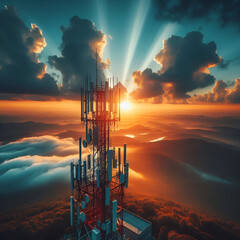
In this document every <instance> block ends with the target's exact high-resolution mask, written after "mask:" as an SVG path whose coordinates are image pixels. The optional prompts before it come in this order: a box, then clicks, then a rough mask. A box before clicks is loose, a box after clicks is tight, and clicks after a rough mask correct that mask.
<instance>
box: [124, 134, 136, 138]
mask: <svg viewBox="0 0 240 240" xmlns="http://www.w3.org/2000/svg"><path fill="white" fill-rule="evenodd" d="M125 136H126V137H129V138H135V135H130V134H126V135H125Z"/></svg>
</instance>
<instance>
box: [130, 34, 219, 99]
mask: <svg viewBox="0 0 240 240" xmlns="http://www.w3.org/2000/svg"><path fill="white" fill-rule="evenodd" d="M216 50H217V47H216V44H215V42H210V43H204V42H203V35H202V34H201V33H200V32H190V33H188V34H187V35H186V36H185V37H179V36H174V35H173V36H171V37H170V38H168V39H166V40H164V44H163V48H162V49H161V50H160V52H159V53H158V54H157V55H156V56H155V61H156V62H157V63H159V64H160V65H161V66H162V67H161V69H160V70H159V71H158V72H157V73H153V72H152V70H151V69H146V70H145V71H143V72H142V73H141V72H139V71H137V72H134V73H133V78H134V82H135V84H136V85H137V86H138V88H137V89H136V90H135V91H133V92H132V94H131V96H132V97H133V98H136V99H143V98H146V97H152V98H154V99H153V101H154V102H164V101H171V100H172V99H181V98H189V97H190V96H189V94H188V93H189V92H191V91H193V90H195V89H198V88H204V87H207V86H209V85H212V84H213V83H214V82H215V78H214V76H212V75H211V74H210V72H209V68H211V67H214V66H216V65H217V64H218V63H219V62H220V61H221V58H220V57H219V56H218V54H217V53H216Z"/></svg>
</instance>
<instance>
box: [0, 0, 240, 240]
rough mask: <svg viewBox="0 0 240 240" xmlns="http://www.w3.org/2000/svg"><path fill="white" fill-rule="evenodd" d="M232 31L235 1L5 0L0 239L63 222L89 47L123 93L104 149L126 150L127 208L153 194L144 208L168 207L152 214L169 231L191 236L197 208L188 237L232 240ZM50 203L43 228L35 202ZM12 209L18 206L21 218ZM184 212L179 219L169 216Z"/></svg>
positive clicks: (235, 188)
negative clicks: (118, 115) (108, 144)
mask: <svg viewBox="0 0 240 240" xmlns="http://www.w3.org/2000/svg"><path fill="white" fill-rule="evenodd" d="M239 30H240V1H239V0H229V1H227V0H212V1H208V0H202V1H197V0H183V1H178V0H169V1H167V0H141V1H140V0H121V1H120V0H119V1H118V0H88V1H87V0H86V1H83V0H71V1H63V0H58V1H56V0H52V1H49V0H41V1H36V0H31V1H27V0H21V1H18V0H4V1H1V2H0V210H1V211H3V212H4V214H0V215H1V217H0V239H15V234H13V235H11V237H9V238H7V237H6V236H10V235H9V233H10V232H12V231H13V232H14V231H16V233H18V232H19V234H20V235H19V236H23V238H22V239H33V238H34V239H43V238H41V234H39V232H38V231H40V232H41V231H43V232H44V233H43V235H42V236H48V234H49V232H51V231H50V230H49V229H52V227H53V225H54V226H55V225H56V226H57V228H58V229H59V228H62V229H64V228H66V227H67V226H68V225H69V222H68V220H69V218H68V217H69V216H68V215H67V214H68V213H66V211H67V210H66V209H67V207H66V203H65V202H64V200H63V199H65V198H66V196H67V199H68V197H69V192H70V185H69V184H70V183H69V181H70V180H69V163H70V162H71V161H73V160H76V159H77V158H78V138H79V137H80V136H82V135H83V133H84V128H83V125H82V124H81V121H80V114H81V111H80V106H81V104H80V89H81V87H82V86H83V83H84V79H85V78H86V76H87V75H88V77H89V78H90V77H91V80H92V81H93V82H94V83H95V79H96V49H97V58H98V66H97V77H98V80H99V82H100V81H101V82H102V83H103V82H104V81H109V82H110V83H111V84H112V81H113V78H112V77H113V76H114V81H115V82H114V83H115V84H116V82H117V78H118V80H119V81H120V82H121V83H122V84H123V85H124V86H125V87H126V89H127V91H128V97H127V100H126V99H124V100H123V101H122V102H123V103H122V104H121V121H120V123H119V124H118V125H117V126H116V128H115V129H113V131H112V132H111V134H112V139H111V144H112V145H114V146H116V147H118V146H121V145H123V144H124V143H126V144H127V145H128V152H127V153H128V160H129V164H130V186H129V190H128V191H129V192H128V193H130V194H129V196H128V195H127V196H128V197H129V199H130V200H129V204H130V203H131V204H132V202H133V203H134V201H135V200H134V199H135V197H133V196H131V194H140V195H141V194H142V195H143V196H149V199H151V201H152V202H150V203H149V205H151V204H153V205H154V206H159V205H160V203H161V204H162V206H165V207H166V209H169V212H171V214H170V213H169V212H168V211H167V210H166V211H165V209H164V208H159V209H158V211H157V213H158V214H159V215H154V216H151V217H152V219H150V220H151V221H153V222H154V221H156V222H157V223H159V222H161V221H162V222H163V223H164V224H166V226H168V227H169V229H170V230H171V231H175V230H176V229H177V228H176V229H175V228H174V227H173V226H176V224H180V226H178V225H177V226H178V227H179V229H181V231H182V233H183V234H189V236H190V235H191V234H190V232H191V231H190V230H189V231H188V232H187V233H185V232H184V231H185V230H184V229H185V228H184V227H185V225H184V224H183V221H184V220H182V217H183V218H185V217H186V216H189V218H190V220H189V219H188V218H187V217H186V218H187V220H186V219H185V220H186V221H187V222H188V223H187V224H190V225H189V228H192V227H193V225H194V224H193V225H192V222H191V221H195V217H192V215H193V213H192V211H193V209H194V211H196V212H197V213H196V214H199V215H198V217H199V219H198V223H199V224H200V227H199V226H198V228H197V227H196V226H195V225H196V224H195V225H194V227H196V229H195V230H194V231H193V232H194V234H196V232H199V233H200V235H201V236H205V237H206V236H207V237H206V238H204V237H203V238H200V237H199V236H198V235H194V234H192V235H191V236H192V237H195V238H194V239H200V240H201V239H203V240H206V239H213V240H214V239H217V240H221V239H224V238H220V237H219V236H220V235H221V234H219V233H222V231H223V232H224V234H226V235H224V234H223V235H222V236H228V237H229V236H231V237H232V238H225V239H238V237H240V226H239V223H240V216H239V212H240V175H239V172H240V162H239V160H240V147H239V146H240V44H239V43H240V31H239ZM110 78H111V80H110ZM84 154H85V155H86V153H85V152H84ZM85 155H84V156H85ZM140 195H139V196H140ZM160 198H161V200H159V199H160ZM49 199H51V201H52V202H51V206H52V208H51V211H55V209H56V211H58V213H59V216H60V215H61V217H59V219H60V220H59V219H57V220H56V219H54V218H53V217H52V216H45V218H46V219H47V220H46V224H45V223H44V224H43V226H42V225H41V224H40V225H39V223H38V221H39V219H38V218H37V217H36V216H37V213H36V212H37V211H38V210H36V209H41V208H43V209H45V210H43V212H45V211H48V210H46V209H48V207H46V206H48V203H47V204H46V202H44V201H46V200H49ZM136 199H137V197H136ZM139 199H142V197H139ZM57 201H59V204H55V203H56V202H57ZM139 201H140V200H139ZM144 201H145V200H144ZM144 201H143V205H144V204H145V202H144ZM175 202H176V203H175ZM35 203H36V204H37V205H36V206H32V205H31V204H35ZM177 203H179V204H183V205H177ZM22 204H23V205H22ZM24 204H25V205H24ZM38 204H40V205H38ZM41 204H43V205H41ZM175 204H176V205H175ZM12 205H14V206H15V207H22V209H21V208H20V210H19V209H18V210H17V211H19V217H21V211H24V212H25V213H26V214H25V215H26V216H25V215H24V216H23V217H22V218H23V219H22V220H21V221H17V220H16V219H17V218H16V217H15V215H14V214H15V213H13V212H11V211H12ZM57 205H58V206H57ZM133 205H134V204H133ZM29 206H31V207H29ZM59 206H61V207H59ZM186 206H187V207H186ZM188 207H189V208H188ZM5 208H6V209H5ZM135 208H136V206H135ZM49 209H50V208H49ZM52 209H53V210H52ZM179 209H180V210H179ZM182 209H185V210H184V211H185V212H188V213H187V214H186V216H185V215H184V214H183V215H184V216H181V217H176V216H175V215H176V214H175V215H174V212H175V211H181V210H182ZM136 211H139V212H140V214H141V212H144V211H143V210H141V206H140V205H139V208H138V209H136ZM51 214H52V213H51ZM144 214H145V213H144ZM164 214H166V216H165V215H164ZM201 214H206V215H201ZM208 214H209V215H210V216H214V217H216V218H218V219H221V221H222V222H221V221H220V220H216V219H214V220H213V219H212V218H211V217H209V218H208V217H206V216H209V215H208ZM8 215H10V217H8ZM43 215H44V213H43ZM46 215H48V213H46ZM160 215H161V216H164V217H166V219H167V220H166V219H165V218H164V219H161V220H159V216H160ZM29 216H31V217H29ZM38 217H39V216H38ZM143 217H145V216H144V215H143ZM205 217H206V218H205ZM30 218H31V219H30ZM35 218H36V219H35ZM191 218H194V219H193V220H191ZM40 219H41V216H40ZM63 219H64V221H63ZM66 219H68V220H66ZM176 219H177V220H176ZM203 219H205V222H207V223H209V222H210V223H209V226H210V227H209V226H208V225H207V227H205V228H204V227H202V225H201V224H203V223H202V221H203ZM173 221H176V222H177V223H176V224H175V225H174V224H173V223H172V222H173ZM224 221H232V223H231V224H233V222H234V224H236V226H235V225H234V226H235V227H236V228H233V229H234V230H232V229H231V227H229V228H228V227H226V226H228V225H225V222H224ZM156 222H154V224H155V223H156ZM190 222H191V223H190ZM1 223H3V224H4V225H2V227H1ZM181 224H182V225H181ZM211 224H216V226H217V227H215V225H214V227H215V228H214V227H213V226H212V225H211ZM231 224H230V225H229V226H232V225H231ZM237 224H238V225H237ZM13 226H14V227H13ZM155 227H156V224H155V225H154V227H153V230H154V231H156V232H157V233H158V230H159V229H158V228H157V230H156V228H155ZM201 227H202V228H201ZM21 228H23V229H24V230H21V231H20V230H19V229H21ZM35 228H36V229H37V230H36V229H35ZM57 228H56V229H57ZM212 228H214V229H218V231H219V232H218V234H215V233H214V234H213V235H211V234H212ZM179 229H178V230H179ZM229 229H230V230H229ZM170 230H169V231H170ZM181 231H180V232H181ZM216 231H217V230H216ZM26 232H27V234H30V235H28V238H25V236H26V235H25V234H26ZM53 232H54V231H53ZM56 232H57V231H56ZM21 234H22V235H21ZM34 234H35V235H34ZM44 234H46V235H44ZM54 234H55V232H54V233H53V236H54V237H52V239H55V238H56V236H58V235H57V234H56V235H54ZM169 234H170V233H169ZM171 234H172V233H171ZM171 234H170V235H171ZM202 234H203V235H202ZM204 234H206V235H204ZM209 234H210V235H211V237H212V238H208V237H209V236H210V235H209ZM228 234H229V235H228ZM234 234H235V235H234ZM170 235H169V236H170ZM33 236H34V237H33ZM58 237H59V236H58ZM234 237H236V238H234ZM169 239H173V238H170V237H169ZM176 239H177V238H176ZM179 239H180V238H179Z"/></svg>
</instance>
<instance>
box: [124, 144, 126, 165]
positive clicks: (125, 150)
mask: <svg viewBox="0 0 240 240" xmlns="http://www.w3.org/2000/svg"><path fill="white" fill-rule="evenodd" d="M126 162H127V144H124V166H125V165H126Z"/></svg>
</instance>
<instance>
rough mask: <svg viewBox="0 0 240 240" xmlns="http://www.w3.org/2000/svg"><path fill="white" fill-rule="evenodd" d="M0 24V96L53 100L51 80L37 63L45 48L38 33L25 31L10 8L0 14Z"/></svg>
mask: <svg viewBox="0 0 240 240" xmlns="http://www.w3.org/2000/svg"><path fill="white" fill-rule="evenodd" d="M0 22H1V26H0V35H1V38H0V93H1V94H37V95H46V96H57V95H58V94H59V90H58V86H57V84H56V82H55V80H54V78H52V77H51V76H50V75H49V74H47V73H46V65H45V64H44V63H41V62H40V61H39V60H38V55H37V54H38V53H40V52H41V51H42V49H43V48H44V47H45V46H46V42H45V38H44V37H43V35H42V31H41V29H40V28H39V27H38V26H37V25H35V24H31V28H30V29H29V28H28V27H26V25H25V24H24V22H23V21H22V20H21V19H20V18H19V16H18V14H17V12H16V9H15V8H13V7H8V8H5V9H3V10H1V11H0ZM10 96H11V95H10Z"/></svg>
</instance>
